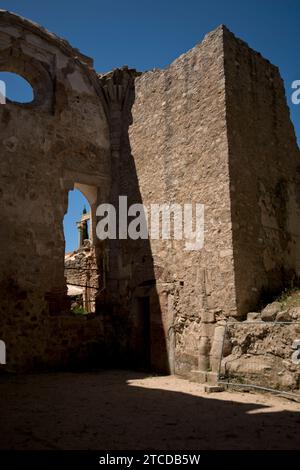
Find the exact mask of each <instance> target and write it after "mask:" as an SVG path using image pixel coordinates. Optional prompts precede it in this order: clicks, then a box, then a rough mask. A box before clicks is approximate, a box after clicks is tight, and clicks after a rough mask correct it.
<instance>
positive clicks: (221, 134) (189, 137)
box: [110, 27, 236, 373]
mask: <svg viewBox="0 0 300 470" xmlns="http://www.w3.org/2000/svg"><path fill="white" fill-rule="evenodd" d="M223 62H224V57H223V30H222V27H221V28H219V29H217V30H216V31H214V32H213V33H211V34H209V35H208V36H207V37H206V38H205V39H204V41H203V42H202V43H201V44H198V45H197V46H196V47H195V48H194V49H192V50H191V51H189V52H188V53H187V54H184V55H182V56H181V57H179V58H178V59H177V60H175V61H174V62H173V63H172V64H171V65H170V66H169V67H167V68H166V69H165V70H154V71H150V72H146V73H144V74H142V75H141V76H139V77H136V78H135V83H134V102H133V106H132V109H131V116H130V118H131V121H130V122H129V142H126V141H125V140H123V146H122V151H121V156H120V159H119V162H118V165H119V167H120V168H121V169H120V171H119V173H120V174H121V175H122V179H121V181H120V184H119V193H118V194H122V195H124V194H125V195H128V197H129V204H131V203H132V202H141V201H142V203H143V204H144V205H146V206H149V205H150V204H151V203H159V204H161V203H166V202H170V203H172V202H174V203H179V204H184V203H201V204H204V205H205V242H204V248H203V249H202V250H200V251H186V250H185V242H184V241H179V240H178V241H176V240H170V241H167V240H150V242H148V246H147V243H146V242H144V245H143V247H142V246H141V244H140V245H139V243H138V242H137V241H133V242H130V241H128V242H127V241H122V243H121V244H120V249H119V250H118V263H116V264H117V267H116V269H115V270H114V271H113V272H111V273H110V275H111V276H112V275H114V276H115V279H116V280H115V285H119V286H120V287H119V289H120V290H119V291H120V292H121V304H122V305H123V306H126V305H130V307H129V310H130V308H131V321H132V322H133V324H135V323H136V322H137V320H136V317H135V316H136V315H137V313H134V309H135V307H134V302H135V301H136V297H139V296H143V295H149V296H150V297H151V303H155V305H156V307H155V308H154V310H152V312H151V323H152V325H153V326H152V331H151V333H152V340H151V341H152V342H153V344H152V347H151V355H152V356H153V361H152V362H154V363H155V354H156V348H157V347H159V346H158V345H157V343H158V341H157V338H160V343H162V340H163V337H164V341H165V343H166V344H165V347H166V355H167V356H168V361H169V365H170V367H171V366H172V367H171V369H172V370H173V371H176V372H178V373H185V372H186V371H188V370H190V369H191V368H194V367H198V355H199V348H201V347H202V349H203V347H204V349H205V348H208V349H209V347H210V342H209V341H210V340H209V338H210V337H211V335H212V334H213V329H214V325H213V322H214V320H215V317H218V316H219V315H221V316H222V315H227V316H230V315H235V314H236V304H235V287H234V272H233V258H232V240H231V215H230V194H229V172H228V146H227V130H226V112H225V77H224V66H223ZM130 159H132V160H130ZM112 164H114V163H112ZM134 172H136V175H137V176H136V181H135V180H134V177H133V174H134ZM151 273H152V274H151ZM151 278H152V279H155V280H156V285H155V288H152V293H149V292H148V294H143V293H139V292H138V291H139V289H140V290H141V289H143V283H146V284H147V281H148V282H149V280H150V279H151ZM122 293H123V295H122ZM201 320H202V322H201ZM201 337H203V338H205V339H204V344H202V346H201V344H200V338H201Z"/></svg>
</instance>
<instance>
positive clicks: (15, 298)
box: [0, 11, 300, 375]
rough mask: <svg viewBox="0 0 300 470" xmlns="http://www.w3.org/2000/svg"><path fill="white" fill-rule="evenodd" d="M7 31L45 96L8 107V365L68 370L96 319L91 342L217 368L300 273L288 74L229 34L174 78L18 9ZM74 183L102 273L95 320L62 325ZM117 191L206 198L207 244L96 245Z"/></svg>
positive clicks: (137, 199) (163, 363) (174, 366)
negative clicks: (100, 62) (62, 35)
mask: <svg viewBox="0 0 300 470" xmlns="http://www.w3.org/2000/svg"><path fill="white" fill-rule="evenodd" d="M0 28H1V32H0V47H1V50H0V70H6V71H13V72H16V73H19V74H20V75H22V76H24V77H25V78H26V79H27V80H28V81H29V82H30V83H31V84H32V86H33V89H34V92H35V100H34V102H33V103H31V104H28V105H20V104H16V103H8V104H6V105H4V106H0V122H1V140H0V146H1V161H0V171H1V190H0V197H1V214H2V217H3V220H4V221H5V224H2V225H1V229H0V240H1V242H2V243H1V245H0V246H1V256H0V263H1V265H0V267H1V278H0V290H1V307H0V308H1V324H0V338H1V339H2V338H3V339H4V340H5V341H6V343H7V349H8V354H7V356H8V358H9V364H10V367H12V368H13V367H19V368H23V367H34V365H35V363H36V362H39V363H44V364H52V363H54V362H55V363H59V359H57V360H56V361H53V360H52V355H53V354H54V356H55V354H56V349H57V348H58V349H59V350H60V353H59V354H58V356H59V357H62V356H64V357H65V358H68V357H69V356H70V351H71V350H72V351H73V350H74V349H75V350H76V345H77V344H80V345H82V346H83V347H84V343H85V342H88V343H89V342H90V341H92V331H91V330H92V327H91V330H90V328H89V326H87V325H93V324H95V325H97V327H96V328H95V335H94V340H93V341H95V343H96V344H98V347H99V348H100V349H101V350H105V351H106V352H107V354H108V355H110V352H111V351H114V353H115V354H116V356H118V355H119V356H118V357H119V359H118V360H119V363H121V362H122V361H123V362H125V363H126V362H127V364H130V365H131V366H137V367H149V368H152V369H154V370H156V371H171V372H175V373H178V374H182V375H188V374H189V373H190V371H191V370H198V371H199V370H200V371H201V370H208V371H209V370H212V372H213V374H215V373H216V368H217V363H218V355H219V352H220V346H221V340H220V338H221V332H222V331H223V329H224V321H226V319H239V320H240V319H243V318H244V317H245V315H246V314H247V312H248V311H251V310H252V311H253V310H254V309H256V308H257V303H258V301H259V300H260V299H261V297H262V296H263V294H265V293H267V294H268V293H271V292H274V291H276V290H278V289H280V288H283V287H284V286H285V285H287V284H288V283H289V282H290V281H291V280H293V281H295V280H296V279H297V276H298V271H299V257H298V252H299V230H300V229H299V227H300V210H299V203H300V202H299V201H300V200H299V193H298V192H297V191H299V189H298V188H299V187H300V186H299V185H298V186H297V178H298V177H297V174H298V173H299V172H298V165H299V163H298V162H299V149H298V147H297V145H296V139H295V134H294V131H293V127H292V124H291V122H290V119H289V114H288V107H287V104H286V100H285V96H284V89H283V84H282V80H281V78H280V76H279V73H278V70H277V68H276V67H274V66H272V65H271V64H270V63H269V62H268V61H266V60H265V59H263V58H262V57H261V56H260V54H258V53H256V52H254V51H253V50H251V49H250V48H249V47H248V46H247V45H246V44H245V43H243V42H242V41H240V40H239V39H237V38H235V36H234V35H233V34H232V33H230V32H229V31H228V30H227V29H226V28H225V27H224V26H220V27H219V28H217V29H216V30H215V31H213V32H212V33H209V34H208V35H207V36H206V37H205V38H204V40H203V42H202V43H200V44H198V45H196V46H195V47H194V48H193V49H192V50H190V51H189V52H187V53H186V54H184V55H182V56H180V57H179V58H178V59H176V60H175V61H174V62H173V63H172V64H171V65H170V66H169V67H167V68H166V69H164V70H152V71H149V72H145V73H143V74H140V73H138V72H136V71H135V70H132V69H129V68H128V67H123V68H122V69H116V70H114V71H112V72H110V73H108V74H105V75H101V74H96V73H95V72H94V70H93V68H92V61H91V59H89V58H87V57H85V56H83V55H82V54H81V53H80V52H79V51H77V50H74V49H73V48H72V47H71V46H70V45H69V44H68V43H67V42H66V41H64V40H61V39H59V38H57V37H56V36H55V35H53V34H51V33H48V32H47V31H45V30H44V29H42V28H40V27H39V26H37V25H35V24H33V23H31V22H29V21H27V20H24V19H22V18H19V17H17V16H16V15H12V14H9V13H7V12H3V11H1V12H0ZM74 187H76V188H78V189H80V190H81V191H82V192H83V194H84V195H85V196H86V197H87V199H88V201H89V203H90V206H91V232H92V236H91V241H92V244H93V246H94V249H95V259H96V265H97V268H98V269H99V275H100V278H101V282H100V283H99V292H98V293H97V296H96V313H97V314H98V316H97V318H92V319H90V320H89V321H91V323H88V320H86V322H87V323H83V319H78V318H74V317H68V316H61V317H60V315H65V314H66V313H67V311H68V302H67V296H66V292H67V289H66V279H65V276H64V237H63V230H62V220H63V216H64V214H65V212H66V210H67V196H68V191H69V190H70V189H73V188H74ZM120 195H126V196H128V205H130V204H132V203H143V204H144V205H145V206H146V207H149V205H150V204H151V203H158V204H160V203H166V202H170V203H172V202H174V203H177V204H184V203H201V204H204V205H205V241H204V247H203V249H201V250H200V251H186V250H185V249H184V248H185V241H182V240H174V239H173V240H169V241H168V240H161V239H160V240H125V239H120V240H110V241H106V242H101V243H100V242H99V241H98V240H97V238H96V232H95V228H96V208H97V205H98V204H99V203H100V202H110V203H112V204H114V205H115V206H118V199H119V196H120ZM7 241H9V242H8V243H7ZM98 294H99V295H98ZM53 314H55V316H53ZM297 315H298V314H297V313H295V314H294V316H297ZM293 318H294V317H293ZM68 322H70V324H72V331H73V333H71V331H69V329H68ZM56 325H57V327H56ZM83 325H85V326H84V327H83ZM86 329H87V330H88V331H87V330H86ZM63 337H64V340H63V339H62V338H63ZM49 344H50V345H52V346H51V347H53V348H54V351H52V352H51V351H50V349H51V348H50V346H49ZM99 358H100V355H99ZM101 360H103V361H104V362H106V358H105V357H104V355H102V356H101ZM66 362H67V360H66V361H65V360H63V361H62V363H63V364H65V363H66Z"/></svg>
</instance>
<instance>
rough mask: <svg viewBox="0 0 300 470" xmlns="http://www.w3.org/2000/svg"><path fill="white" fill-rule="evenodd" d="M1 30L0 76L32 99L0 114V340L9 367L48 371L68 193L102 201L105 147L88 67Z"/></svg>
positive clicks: (59, 304) (16, 26)
mask: <svg viewBox="0 0 300 470" xmlns="http://www.w3.org/2000/svg"><path fill="white" fill-rule="evenodd" d="M0 30H1V31H0V70H2V71H10V72H15V73H18V74H20V75H21V76H23V77H24V78H25V79H26V80H27V81H28V82H29V83H30V84H31V85H32V87H33V90H34V95H35V99H34V101H33V102H32V103H30V104H24V105H22V104H18V103H12V102H7V104H5V105H1V106H0V127H1V138H0V154H1V159H0V174H1V191H0V197H1V199H0V200H1V206H0V211H1V216H2V217H3V219H2V220H3V221H5V222H4V223H1V227H0V292H1V302H0V309H1V315H0V337H1V338H3V339H4V341H5V342H6V346H7V357H8V361H9V364H8V367H11V368H14V367H16V368H26V367H32V366H34V365H35V364H40V363H43V362H47V357H48V356H47V353H46V350H47V347H48V342H49V341H50V342H51V341H52V340H53V338H51V327H50V325H49V322H50V321H51V320H50V318H49V313H52V314H62V313H63V312H64V311H65V310H66V307H67V303H66V302H65V300H66V283H65V279H64V250H65V242H64V236H63V225H62V222H63V217H64V214H65V212H66V211H67V203H68V191H69V190H70V189H73V187H74V183H75V182H77V183H82V184H93V185H94V186H96V187H97V188H99V199H101V197H104V193H105V191H107V188H108V186H109V175H110V174H109V168H110V166H109V156H110V142H109V129H108V125H107V121H106V117H105V113H104V110H103V107H102V104H101V101H100V97H99V94H100V91H99V89H98V81H97V76H96V74H95V72H94V71H93V69H92V61H91V60H90V59H88V58H87V57H85V56H83V55H82V54H80V52H79V51H77V50H74V49H72V48H71V46H69V45H68V43H67V42H66V41H63V40H60V39H59V38H57V37H56V36H55V35H53V34H50V33H48V32H46V31H45V30H43V29H42V28H39V27H38V26H37V25H35V24H33V23H31V22H29V21H27V20H23V19H22V18H20V17H18V16H16V15H12V14H9V13H7V12H3V11H1V12H0ZM79 328H80V327H79ZM65 334H66V332H65Z"/></svg>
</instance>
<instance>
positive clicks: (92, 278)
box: [65, 240, 101, 313]
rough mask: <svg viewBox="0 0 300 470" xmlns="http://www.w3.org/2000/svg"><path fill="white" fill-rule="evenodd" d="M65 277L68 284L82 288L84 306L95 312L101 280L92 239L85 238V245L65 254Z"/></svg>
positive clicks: (88, 311)
mask: <svg viewBox="0 0 300 470" xmlns="http://www.w3.org/2000/svg"><path fill="white" fill-rule="evenodd" d="M65 277H66V282H67V285H68V286H70V287H71V288H72V286H74V287H79V288H80V289H81V290H82V307H83V309H84V310H85V312H86V313H90V312H95V310H96V297H97V295H98V294H99V291H100V290H101V281H100V279H99V269H98V267H97V259H96V253H95V248H94V247H93V246H92V245H91V242H90V240H85V243H84V244H83V246H81V247H80V248H79V249H78V250H76V251H74V252H72V253H69V254H68V255H66V256H65ZM68 295H70V294H69V293H68ZM71 309H72V305H71Z"/></svg>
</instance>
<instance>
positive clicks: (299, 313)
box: [288, 307, 300, 321]
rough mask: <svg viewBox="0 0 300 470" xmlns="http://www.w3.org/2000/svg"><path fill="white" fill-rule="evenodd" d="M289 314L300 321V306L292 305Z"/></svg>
mask: <svg viewBox="0 0 300 470" xmlns="http://www.w3.org/2000/svg"><path fill="white" fill-rule="evenodd" d="M288 312H289V316H290V317H291V318H292V319H293V320H295V321H300V307H292V308H290V309H289V311H288Z"/></svg>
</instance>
